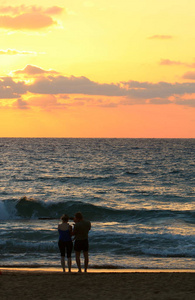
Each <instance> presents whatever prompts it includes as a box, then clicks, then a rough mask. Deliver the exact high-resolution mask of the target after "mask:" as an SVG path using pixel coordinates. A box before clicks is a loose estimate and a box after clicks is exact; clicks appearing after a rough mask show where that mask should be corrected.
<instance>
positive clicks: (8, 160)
mask: <svg viewBox="0 0 195 300" xmlns="http://www.w3.org/2000/svg"><path fill="white" fill-rule="evenodd" d="M194 149H195V140H194V139H66V138H65V139H41V138H39V139H30V138H27V139H18V138H2V139H0V167H1V185H0V266H36V267H59V266H60V255H59V250H58V245H57V242H58V231H57V226H58V223H59V219H60V216H61V215H62V214H64V213H67V214H68V215H69V216H74V213H75V212H77V211H81V212H82V213H83V215H84V217H85V218H86V219H88V220H90V221H91V223H92V229H91V231H90V234H89V242H90V267H92V268H153V269H158V268H161V269H195V230H194V225H195V180H194V178H195V151H194ZM70 223H71V224H72V222H70ZM72 257H73V267H76V264H75V259H74V254H73V256H72Z"/></svg>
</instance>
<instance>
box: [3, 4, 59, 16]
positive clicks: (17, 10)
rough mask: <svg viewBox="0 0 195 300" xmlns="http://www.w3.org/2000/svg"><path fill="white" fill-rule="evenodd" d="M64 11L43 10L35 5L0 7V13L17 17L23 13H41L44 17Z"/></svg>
mask: <svg viewBox="0 0 195 300" xmlns="http://www.w3.org/2000/svg"><path fill="white" fill-rule="evenodd" d="M63 11H64V8H63V7H59V6H52V7H48V8H44V7H41V6H36V5H29V6H27V5H19V6H0V13H2V14H11V15H19V14H23V13H42V14H46V15H49V14H50V15H59V14H61V13H62V12H63Z"/></svg>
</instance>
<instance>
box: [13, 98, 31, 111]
mask: <svg viewBox="0 0 195 300" xmlns="http://www.w3.org/2000/svg"><path fill="white" fill-rule="evenodd" d="M13 107H15V108H16V109H29V105H28V103H27V102H26V101H24V100H22V99H18V100H16V101H15V102H14V104H13Z"/></svg>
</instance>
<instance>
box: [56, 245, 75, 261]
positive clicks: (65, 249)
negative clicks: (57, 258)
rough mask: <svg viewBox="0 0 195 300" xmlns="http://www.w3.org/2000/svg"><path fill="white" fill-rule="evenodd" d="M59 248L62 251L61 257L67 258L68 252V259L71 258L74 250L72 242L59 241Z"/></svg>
mask: <svg viewBox="0 0 195 300" xmlns="http://www.w3.org/2000/svg"><path fill="white" fill-rule="evenodd" d="M58 246H59V249H60V253H61V256H65V252H66V253H67V258H69V257H71V253H72V248H73V243H72V241H69V242H63V241H59V242H58Z"/></svg>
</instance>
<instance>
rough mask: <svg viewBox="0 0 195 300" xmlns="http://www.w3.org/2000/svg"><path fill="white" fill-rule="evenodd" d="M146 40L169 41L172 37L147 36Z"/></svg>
mask: <svg viewBox="0 0 195 300" xmlns="http://www.w3.org/2000/svg"><path fill="white" fill-rule="evenodd" d="M148 39H150V40H170V39H173V36H172V35H160V34H156V35H152V36H149V37H148Z"/></svg>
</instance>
